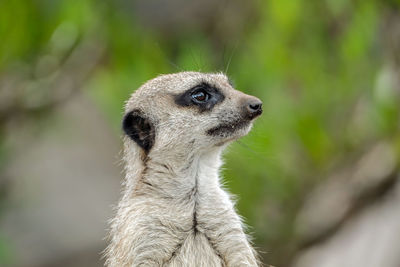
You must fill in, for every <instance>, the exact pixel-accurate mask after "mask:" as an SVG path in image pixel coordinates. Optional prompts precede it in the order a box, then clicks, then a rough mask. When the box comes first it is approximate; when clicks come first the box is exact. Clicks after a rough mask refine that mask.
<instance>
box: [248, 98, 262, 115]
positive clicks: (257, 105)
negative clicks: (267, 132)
mask: <svg viewBox="0 0 400 267" xmlns="http://www.w3.org/2000/svg"><path fill="white" fill-rule="evenodd" d="M246 109H247V113H248V116H249V118H250V119H254V118H255V117H257V116H259V115H261V113H262V102H261V100H259V99H257V98H256V99H251V100H249V101H248V102H247V106H246Z"/></svg>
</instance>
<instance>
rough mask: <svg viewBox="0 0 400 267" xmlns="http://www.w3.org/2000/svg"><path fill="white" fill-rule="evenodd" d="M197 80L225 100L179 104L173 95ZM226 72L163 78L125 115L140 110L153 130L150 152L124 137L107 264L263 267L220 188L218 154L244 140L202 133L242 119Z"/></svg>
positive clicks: (140, 93)
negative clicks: (200, 106)
mask: <svg viewBox="0 0 400 267" xmlns="http://www.w3.org/2000/svg"><path fill="white" fill-rule="evenodd" d="M200 82H207V83H209V84H211V85H213V86H215V87H218V88H219V89H220V90H221V92H222V93H223V94H224V95H225V100H224V101H223V102H222V103H219V104H217V105H216V106H215V107H214V108H213V110H212V111H211V112H199V111H198V110H196V108H193V107H181V106H177V105H176V103H175V102H174V96H176V95H177V94H180V93H182V92H184V91H186V90H188V89H190V88H192V87H193V86H195V85H196V84H198V83H200ZM249 99H255V98H254V97H251V96H248V95H245V94H243V93H242V92H239V91H236V90H234V89H233V88H232V87H231V85H229V83H228V80H227V78H226V76H225V75H223V74H203V73H196V72H182V73H177V74H170V75H163V76H159V77H157V78H155V79H153V80H150V81H148V82H147V83H146V84H144V85H143V86H142V87H141V88H139V89H138V90H137V91H136V92H135V93H134V94H133V95H132V97H131V98H130V100H129V101H128V102H127V104H126V112H129V111H131V110H133V109H140V110H141V111H143V112H144V113H145V114H146V116H147V117H148V119H149V120H150V121H151V122H152V123H153V125H154V127H155V143H154V146H153V147H152V148H151V150H150V151H149V153H148V154H145V153H144V151H143V150H142V149H141V148H140V147H139V146H138V145H137V144H136V143H135V142H134V141H132V140H131V139H130V138H129V137H127V136H126V137H125V138H124V160H125V163H126V167H125V171H126V180H125V183H124V192H123V197H122V199H121V201H120V203H119V205H118V211H117V215H116V217H115V218H114V219H113V220H112V224H111V233H110V238H111V240H110V241H111V242H110V245H109V246H108V248H107V250H106V258H107V260H106V265H107V266H110V267H116V266H199V267H202V266H204V267H213V266H229V267H230V266H258V262H257V259H256V253H255V251H254V250H253V249H252V247H251V245H250V244H249V241H248V238H247V236H246V235H245V233H244V231H243V223H242V222H241V219H240V217H239V216H238V215H237V214H236V212H235V209H234V203H233V201H232V200H231V197H230V196H229V195H228V194H227V193H226V192H225V190H224V189H223V188H222V187H221V184H220V178H219V168H220V166H221V164H222V162H221V158H220V157H221V152H222V150H223V149H224V148H225V147H226V146H227V144H228V143H230V142H231V141H233V140H235V139H237V138H239V137H241V136H243V135H245V134H247V133H248V131H249V130H250V128H251V124H249V126H248V127H245V128H244V129H240V130H238V131H237V132H235V134H232V135H229V136H228V135H227V136H223V135H222V136H208V135H206V134H205V131H206V130H207V129H209V128H212V127H215V126H218V125H219V124H220V123H221V122H229V121H231V120H233V119H237V118H239V117H240V112H239V109H240V107H242V106H243V101H246V100H249Z"/></svg>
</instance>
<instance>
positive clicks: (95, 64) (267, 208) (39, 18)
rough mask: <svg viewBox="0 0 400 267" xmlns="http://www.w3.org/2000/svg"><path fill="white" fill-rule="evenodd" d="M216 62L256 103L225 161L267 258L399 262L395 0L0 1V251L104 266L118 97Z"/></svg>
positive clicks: (4, 255) (18, 258) (324, 264)
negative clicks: (245, 131)
mask: <svg viewBox="0 0 400 267" xmlns="http://www.w3.org/2000/svg"><path fill="white" fill-rule="evenodd" d="M182 70H195V71H204V72H215V71H222V72H226V73H227V74H228V75H229V76H230V78H231V79H232V80H233V81H234V84H235V86H236V88H237V89H239V90H242V91H244V92H246V93H249V94H253V95H256V96H258V97H259V98H260V99H262V100H263V102H264V105H263V107H264V113H263V115H262V117H261V118H259V119H258V120H257V122H256V123H255V127H254V129H253V131H252V132H251V133H250V134H249V136H247V137H245V138H243V139H241V140H240V141H239V142H237V143H235V144H233V145H232V146H231V147H230V148H229V149H228V151H227V153H226V155H225V158H226V160H225V161H226V165H225V168H224V171H223V174H224V176H225V177H226V184H227V187H228V188H229V190H230V191H231V192H233V193H234V194H236V195H237V196H238V199H239V201H238V205H237V208H238V210H239V212H240V214H242V215H243V217H244V218H245V221H246V222H247V223H248V224H249V225H250V226H251V227H249V232H250V233H252V235H253V236H254V243H255V246H256V247H257V248H258V250H259V251H260V252H261V256H262V259H263V262H265V263H268V264H273V265H275V266H277V267H278V266H282V267H284V266H294V267H313V266H315V267H330V266H344V267H348V266H354V267H358V266H372V267H398V266H400V178H399V167H400V1H398V0H310V1H309V0H266V1H261V0H248V1H240V0H230V1H228V0H203V1H185V0H170V1H162V0H130V1H129V0H114V1H111V0H103V1H94V0H79V1H78V0H72V1H71V0H59V1H52V0H7V1H6V0H3V1H0V266H23V267H31V266H34V267H39V266H102V264H103V260H102V259H101V257H100V254H101V251H102V250H103V249H104V247H105V245H106V241H105V240H104V237H105V236H106V233H107V220H108V219H110V218H111V217H112V215H113V211H112V205H115V204H116V203H117V200H118V197H119V192H120V183H121V181H122V179H123V173H122V172H121V170H122V167H121V164H120V157H121V155H120V149H121V136H122V132H121V127H120V121H121V117H122V106H123V103H124V101H125V100H126V99H127V98H128V97H129V95H130V94H131V93H132V92H133V91H134V90H135V89H136V88H138V87H139V86H140V85H141V84H142V83H144V82H145V81H146V80H148V79H151V78H153V77H155V76H157V75H158V74H161V73H171V72H178V71H182Z"/></svg>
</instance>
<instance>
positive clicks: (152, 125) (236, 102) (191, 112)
mask: <svg viewBox="0 0 400 267" xmlns="http://www.w3.org/2000/svg"><path fill="white" fill-rule="evenodd" d="M261 105H262V102H261V101H260V100H259V99H258V98H256V97H253V96H249V95H246V94H244V93H242V92H240V91H237V90H235V89H234V88H233V87H232V85H231V84H230V82H229V80H228V78H227V77H226V76H225V75H223V74H204V73H197V72H182V73H176V74H169V75H162V76H159V77H157V78H155V79H153V80H150V81H148V82H147V83H145V84H144V85H143V86H142V87H140V88H139V89H138V90H137V91H136V92H135V93H134V94H133V95H132V97H131V98H130V100H129V101H128V102H127V104H126V114H125V117H124V119H123V129H124V131H125V133H126V134H127V135H128V136H129V137H130V138H131V139H132V140H133V141H135V142H136V143H137V144H138V145H139V146H140V147H141V148H142V149H143V150H144V151H145V152H146V153H149V152H150V151H153V150H160V149H164V150H165V149H176V148H177V147H183V148H185V149H190V150H196V149H207V148H211V147H215V146H220V145H223V144H225V143H227V142H229V141H232V140H235V139H238V138H239V137H241V136H244V135H246V134H247V133H248V132H249V130H250V128H251V125H252V121H253V120H254V119H255V118H256V117H258V116H259V115H260V114H261V113H262V109H261Z"/></svg>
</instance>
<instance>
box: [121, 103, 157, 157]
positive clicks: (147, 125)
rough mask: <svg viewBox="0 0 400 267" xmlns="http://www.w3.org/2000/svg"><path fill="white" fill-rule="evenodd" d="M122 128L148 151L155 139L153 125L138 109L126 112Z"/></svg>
mask: <svg viewBox="0 0 400 267" xmlns="http://www.w3.org/2000/svg"><path fill="white" fill-rule="evenodd" d="M122 129H123V130H124V132H125V133H126V135H128V136H129V137H130V138H131V139H132V140H133V141H135V142H136V143H137V144H138V145H139V146H140V147H141V148H143V149H144V151H145V152H146V153H148V152H149V151H150V149H151V147H152V146H153V145H154V141H155V131H154V126H153V124H152V123H151V122H150V120H149V119H148V118H146V117H145V116H144V115H143V113H142V112H141V111H140V110H133V111H131V112H128V113H127V114H126V115H125V116H124V118H123V121H122Z"/></svg>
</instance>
